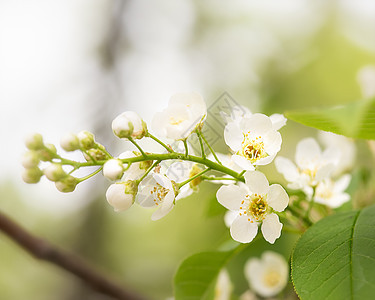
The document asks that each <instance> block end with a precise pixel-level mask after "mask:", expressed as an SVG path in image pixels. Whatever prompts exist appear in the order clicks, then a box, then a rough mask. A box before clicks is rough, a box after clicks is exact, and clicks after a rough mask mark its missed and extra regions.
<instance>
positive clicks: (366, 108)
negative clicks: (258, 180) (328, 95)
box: [285, 98, 375, 140]
mask: <svg viewBox="0 0 375 300" xmlns="http://www.w3.org/2000/svg"><path fill="white" fill-rule="evenodd" d="M285 115H286V117H287V118H289V119H290V120H293V121H295V122H298V123H301V124H303V125H306V126H309V127H314V128H317V129H320V130H324V131H330V132H333V133H337V134H341V135H345V136H348V137H352V138H360V139H370V140H374V139H375V98H373V99H369V100H361V101H356V102H352V103H349V104H346V105H341V106H335V107H328V108H323V109H314V110H312V109H310V110H296V111H289V112H286V113H285Z"/></svg>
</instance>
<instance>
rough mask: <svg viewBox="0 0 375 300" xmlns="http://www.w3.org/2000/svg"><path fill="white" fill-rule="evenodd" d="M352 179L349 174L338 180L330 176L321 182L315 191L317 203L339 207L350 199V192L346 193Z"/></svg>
mask: <svg viewBox="0 0 375 300" xmlns="http://www.w3.org/2000/svg"><path fill="white" fill-rule="evenodd" d="M350 180H351V176H350V175H349V174H346V175H343V176H342V177H341V178H339V179H338V180H337V181H333V180H332V179H330V178H326V179H324V180H323V181H322V182H320V183H319V184H318V185H317V187H316V191H315V195H314V200H315V202H317V203H321V204H324V205H327V206H329V207H332V208H337V207H339V206H341V205H342V204H344V203H345V202H347V201H349V200H350V196H349V194H347V193H345V190H346V189H347V188H348V186H349V183H350Z"/></svg>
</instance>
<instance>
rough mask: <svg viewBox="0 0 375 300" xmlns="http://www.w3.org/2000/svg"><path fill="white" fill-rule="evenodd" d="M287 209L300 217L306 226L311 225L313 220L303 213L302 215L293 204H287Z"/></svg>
mask: <svg viewBox="0 0 375 300" xmlns="http://www.w3.org/2000/svg"><path fill="white" fill-rule="evenodd" d="M287 210H289V211H290V212H291V213H292V214H293V215H295V216H296V217H298V218H299V219H301V220H302V221H303V222H305V224H306V225H307V226H309V227H310V226H311V225H313V222H311V220H310V219H309V218H306V217H305V216H304V215H302V212H300V211H298V210H297V209H296V208H295V207H294V206H288V207H287Z"/></svg>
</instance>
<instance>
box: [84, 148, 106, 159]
mask: <svg viewBox="0 0 375 300" xmlns="http://www.w3.org/2000/svg"><path fill="white" fill-rule="evenodd" d="M83 156H84V157H85V159H86V160H87V161H92V159H95V160H105V159H107V155H106V154H105V153H104V152H103V151H102V150H100V149H90V150H87V154H86V153H83Z"/></svg>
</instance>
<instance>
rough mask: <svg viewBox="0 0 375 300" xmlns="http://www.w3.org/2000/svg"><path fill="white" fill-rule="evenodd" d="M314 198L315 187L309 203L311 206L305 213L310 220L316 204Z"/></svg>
mask: <svg viewBox="0 0 375 300" xmlns="http://www.w3.org/2000/svg"><path fill="white" fill-rule="evenodd" d="M314 196H315V187H314V188H313V193H312V195H311V199H310V201H309V206H308V208H307V210H306V213H305V218H308V219H310V212H311V209H312V208H313V206H314V203H315V199H314Z"/></svg>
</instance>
